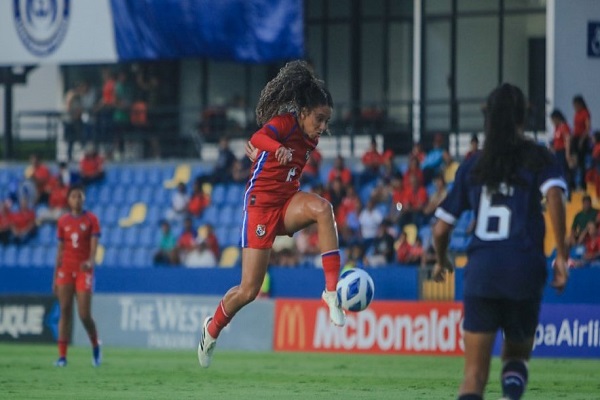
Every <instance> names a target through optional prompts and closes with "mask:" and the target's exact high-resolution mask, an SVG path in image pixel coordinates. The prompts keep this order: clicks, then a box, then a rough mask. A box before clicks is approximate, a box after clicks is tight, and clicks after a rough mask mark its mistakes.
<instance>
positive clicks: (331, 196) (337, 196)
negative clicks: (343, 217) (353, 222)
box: [324, 178, 346, 213]
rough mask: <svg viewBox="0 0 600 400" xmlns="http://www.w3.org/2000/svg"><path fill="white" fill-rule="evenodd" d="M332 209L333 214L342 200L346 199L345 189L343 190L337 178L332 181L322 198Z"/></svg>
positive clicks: (342, 185) (340, 181)
mask: <svg viewBox="0 0 600 400" xmlns="http://www.w3.org/2000/svg"><path fill="white" fill-rule="evenodd" d="M324 197H325V198H326V199H327V200H329V202H330V203H331V206H332V207H333V212H334V213H337V211H338V208H339V206H340V204H342V200H343V199H344V197H346V189H345V188H344V184H343V183H342V180H341V179H339V178H337V179H334V180H333V181H332V182H331V184H330V185H329V188H328V190H327V192H326V193H325V196H324Z"/></svg>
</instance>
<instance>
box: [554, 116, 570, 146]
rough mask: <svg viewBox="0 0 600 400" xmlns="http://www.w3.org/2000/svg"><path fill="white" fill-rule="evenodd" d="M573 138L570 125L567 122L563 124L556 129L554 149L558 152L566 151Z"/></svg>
mask: <svg viewBox="0 0 600 400" xmlns="http://www.w3.org/2000/svg"><path fill="white" fill-rule="evenodd" d="M570 136H571V130H570V129H569V125H567V124H566V123H565V122H561V123H560V124H559V125H558V126H557V127H556V129H554V140H553V142H552V147H553V148H554V150H556V151H560V150H564V149H565V146H566V145H565V143H566V142H567V140H569V138H570Z"/></svg>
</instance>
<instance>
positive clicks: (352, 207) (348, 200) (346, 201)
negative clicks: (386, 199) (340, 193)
mask: <svg viewBox="0 0 600 400" xmlns="http://www.w3.org/2000/svg"><path fill="white" fill-rule="evenodd" d="M361 208H362V207H361V203H360V197H358V193H356V190H355V189H354V186H352V185H349V186H347V187H346V195H345V196H344V197H343V198H342V201H341V202H340V205H339V206H338V208H337V210H336V213H335V221H336V223H337V225H338V229H343V228H344V227H345V226H346V222H347V219H348V214H350V213H356V214H358V212H359V211H360V209H361Z"/></svg>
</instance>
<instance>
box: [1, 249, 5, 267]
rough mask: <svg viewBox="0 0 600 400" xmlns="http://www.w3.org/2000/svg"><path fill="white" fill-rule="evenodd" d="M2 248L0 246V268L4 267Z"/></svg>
mask: <svg viewBox="0 0 600 400" xmlns="http://www.w3.org/2000/svg"><path fill="white" fill-rule="evenodd" d="M4 249H5V247H4V246H0V260H1V262H0V268H1V267H3V266H4Z"/></svg>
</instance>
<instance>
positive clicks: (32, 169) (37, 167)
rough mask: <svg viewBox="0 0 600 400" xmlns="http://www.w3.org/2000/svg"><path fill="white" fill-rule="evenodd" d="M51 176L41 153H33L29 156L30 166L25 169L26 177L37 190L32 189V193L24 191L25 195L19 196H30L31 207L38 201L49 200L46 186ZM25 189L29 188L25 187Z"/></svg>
mask: <svg viewBox="0 0 600 400" xmlns="http://www.w3.org/2000/svg"><path fill="white" fill-rule="evenodd" d="M50 176H51V174H50V170H49V169H48V167H47V166H46V165H45V164H44V163H42V160H41V158H40V156H39V154H37V153H33V154H32V155H31V156H29V166H28V167H27V169H26V170H25V178H26V180H28V181H29V182H31V183H32V186H33V189H35V192H33V190H31V193H24V195H23V196H19V199H21V198H22V197H29V199H30V200H31V202H30V204H29V206H30V207H32V206H33V205H35V204H37V203H46V202H47V201H48V196H49V193H47V192H46V191H45V188H46V184H47V183H48V181H49V180H50ZM25 185H26V184H25ZM25 189H27V188H26V187H25Z"/></svg>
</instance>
